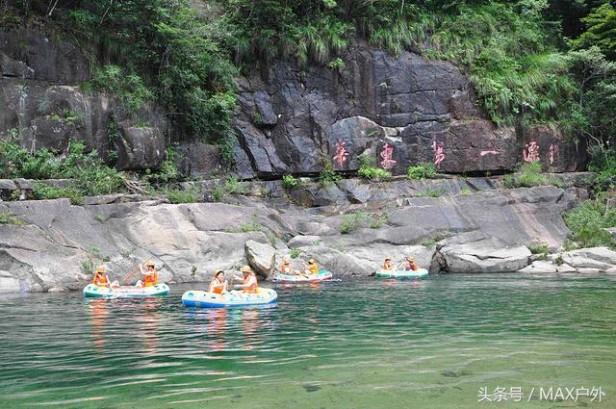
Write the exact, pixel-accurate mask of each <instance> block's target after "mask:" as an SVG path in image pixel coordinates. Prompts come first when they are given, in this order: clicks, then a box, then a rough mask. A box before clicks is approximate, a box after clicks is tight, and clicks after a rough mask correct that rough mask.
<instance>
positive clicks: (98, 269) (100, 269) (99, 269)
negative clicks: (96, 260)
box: [96, 265, 107, 274]
mask: <svg viewBox="0 0 616 409" xmlns="http://www.w3.org/2000/svg"><path fill="white" fill-rule="evenodd" d="M106 272H107V269H106V268H105V266H102V265H101V266H98V267H96V273H97V274H105V273H106Z"/></svg>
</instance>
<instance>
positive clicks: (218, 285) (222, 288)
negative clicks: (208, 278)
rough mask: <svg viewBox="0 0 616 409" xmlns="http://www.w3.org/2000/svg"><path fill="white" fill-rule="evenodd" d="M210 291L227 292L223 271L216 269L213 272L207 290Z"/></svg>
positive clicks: (216, 292)
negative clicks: (212, 277)
mask: <svg viewBox="0 0 616 409" xmlns="http://www.w3.org/2000/svg"><path fill="white" fill-rule="evenodd" d="M207 291H208V292H210V293H214V294H222V293H226V292H227V280H225V272H224V271H222V270H218V271H216V272H215V273H214V279H213V280H212V282H211V283H210V288H208V290H207Z"/></svg>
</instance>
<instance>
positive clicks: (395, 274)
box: [375, 268, 428, 280]
mask: <svg viewBox="0 0 616 409" xmlns="http://www.w3.org/2000/svg"><path fill="white" fill-rule="evenodd" d="M375 275H376V277H377V278H395V279H398V280H404V279H411V278H420V277H425V276H427V275H428V270H426V269H425V268H420V269H418V270H417V271H413V270H408V271H407V270H391V271H388V270H378V271H377V272H376V274H375Z"/></svg>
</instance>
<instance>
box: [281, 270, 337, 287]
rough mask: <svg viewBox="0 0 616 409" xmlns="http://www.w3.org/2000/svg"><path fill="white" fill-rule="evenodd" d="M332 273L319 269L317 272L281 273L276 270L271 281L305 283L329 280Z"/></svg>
mask: <svg viewBox="0 0 616 409" xmlns="http://www.w3.org/2000/svg"><path fill="white" fill-rule="evenodd" d="M332 277H333V274H332V273H330V272H329V271H327V270H323V269H321V270H319V272H318V274H310V275H305V274H282V273H280V272H277V273H276V274H274V277H273V278H272V282H274V283H280V284H305V283H319V282H321V281H331V280H332Z"/></svg>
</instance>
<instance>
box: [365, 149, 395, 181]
mask: <svg viewBox="0 0 616 409" xmlns="http://www.w3.org/2000/svg"><path fill="white" fill-rule="evenodd" d="M357 174H358V175H359V177H361V178H363V179H368V180H378V181H383V180H389V179H391V172H389V171H387V170H385V169H382V168H379V167H377V166H376V161H375V159H374V157H373V156H370V155H360V157H359V170H358V171H357Z"/></svg>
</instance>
